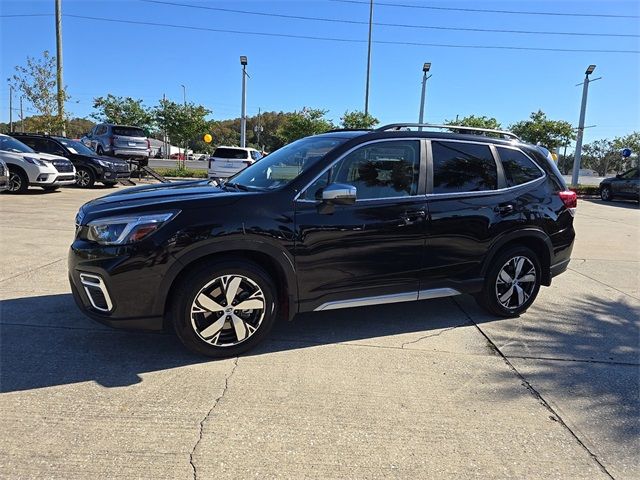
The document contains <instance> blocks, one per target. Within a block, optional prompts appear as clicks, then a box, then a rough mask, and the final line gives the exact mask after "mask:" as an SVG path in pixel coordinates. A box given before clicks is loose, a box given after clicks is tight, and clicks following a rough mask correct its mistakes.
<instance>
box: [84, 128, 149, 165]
mask: <svg viewBox="0 0 640 480" xmlns="http://www.w3.org/2000/svg"><path fill="white" fill-rule="evenodd" d="M80 141H81V142H82V143H84V144H85V145H87V146H88V147H90V148H91V149H92V150H94V151H95V152H96V153H97V154H98V155H109V156H111V157H120V158H126V159H129V160H135V161H136V162H137V163H138V164H139V165H141V166H145V165H148V164H149V155H150V153H151V143H150V142H149V139H148V138H147V134H146V132H145V131H144V130H143V129H142V128H140V127H132V126H129V125H113V124H111V123H99V124H98V125H96V126H95V127H93V129H92V130H91V131H90V132H89V133H87V134H86V135H85V136H83V137H82V138H81V139H80Z"/></svg>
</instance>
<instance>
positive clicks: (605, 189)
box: [600, 185, 613, 202]
mask: <svg viewBox="0 0 640 480" xmlns="http://www.w3.org/2000/svg"><path fill="white" fill-rule="evenodd" d="M600 198H601V199H602V200H604V201H605V202H608V201H610V200H613V194H612V193H611V187H610V186H609V185H603V186H602V187H600Z"/></svg>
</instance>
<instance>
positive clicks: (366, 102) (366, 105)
mask: <svg viewBox="0 0 640 480" xmlns="http://www.w3.org/2000/svg"><path fill="white" fill-rule="evenodd" d="M372 30H373V0H371V2H370V3H369V45H368V48H367V85H366V87H365V93H364V115H365V117H366V116H367V115H369V76H370V74H371V32H372Z"/></svg>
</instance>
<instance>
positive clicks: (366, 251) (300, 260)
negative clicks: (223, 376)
mask: <svg viewBox="0 0 640 480" xmlns="http://www.w3.org/2000/svg"><path fill="white" fill-rule="evenodd" d="M433 127H436V128H433ZM414 128H416V125H414V124H408V125H390V126H387V127H382V128H380V129H377V130H375V131H333V132H329V133H326V134H322V135H317V136H313V137H308V138H303V139H301V140H298V141H296V142H293V143H291V144H289V145H287V146H285V147H283V148H281V149H280V150H277V151H275V152H273V153H272V154H270V155H269V156H267V157H266V158H264V159H263V160H261V161H259V162H256V163H254V164H253V165H251V166H249V167H247V168H246V169H244V170H243V171H241V172H239V173H238V174H236V175H235V176H233V177H231V178H230V179H229V180H228V181H226V182H225V183H222V184H216V183H215V182H214V181H206V180H205V181H191V182H180V183H173V184H162V185H152V186H143V187H137V188H131V189H127V190H124V191H120V192H117V193H114V194H111V195H108V196H105V197H102V198H99V199H96V200H93V201H91V202H89V203H87V204H85V205H84V206H83V207H82V208H81V209H80V211H79V212H78V215H77V218H76V223H77V232H76V238H75V241H74V242H73V245H72V246H71V250H70V253H69V276H70V281H71V287H72V290H73V295H74V297H75V299H76V301H77V303H78V305H79V307H80V308H81V309H82V310H83V311H84V312H86V314H87V315H89V316H90V317H92V318H94V319H96V320H98V321H100V322H102V323H105V324H108V325H111V326H113V327H123V328H136V329H146V330H160V329H162V328H165V327H167V326H169V325H173V328H174V329H175V331H176V332H177V334H178V336H179V337H180V339H181V340H182V342H183V343H184V344H185V345H186V346H187V347H188V348H190V349H191V350H193V351H196V352H199V353H202V354H204V355H209V356H213V357H221V356H230V355H237V354H239V353H241V352H244V351H246V350H248V349H249V348H251V347H253V346H255V345H256V344H257V343H258V342H260V341H261V340H262V339H264V338H265V336H266V335H267V333H268V331H269V329H270V328H271V327H272V325H273V323H274V321H275V319H276V317H277V316H282V317H285V318H287V319H292V318H293V316H294V315H295V314H296V313H298V312H308V311H312V310H332V309H337V308H348V307H359V306H363V305H375V304H383V303H392V302H406V301H414V300H423V299H430V298H436V297H446V296H450V295H458V294H461V293H470V294H473V295H474V296H475V297H476V299H477V300H478V301H479V303H480V304H481V305H482V306H484V307H485V308H486V309H487V310H489V311H490V312H491V313H493V314H495V315H499V316H514V315H518V314H520V313H522V312H524V311H525V310H526V309H527V308H528V307H529V306H530V305H531V303H532V302H533V301H534V299H535V297H536V295H537V293H538V289H539V288H540V285H550V284H551V278H552V277H554V276H555V275H558V274H559V273H561V272H563V271H564V270H565V269H566V268H567V265H568V263H569V257H570V255H571V250H572V248H573V241H574V236H575V233H574V229H573V215H574V211H575V207H576V194H575V192H572V191H568V190H567V187H566V185H565V183H564V180H563V178H562V175H561V174H560V172H559V171H558V169H557V167H556V166H555V164H554V163H553V160H551V159H550V158H549V157H546V156H545V155H544V153H543V152H542V150H541V149H539V148H538V147H536V146H533V145H528V144H525V143H522V142H520V141H519V140H518V139H517V137H515V135H513V134H510V133H508V132H497V131H488V130H479V129H465V128H464V127H458V126H456V127H455V131H456V132H460V131H469V132H472V133H475V134H460V133H439V132H438V131H437V130H438V129H440V130H442V129H452V128H453V127H451V126H446V127H442V126H426V125H423V126H420V130H411V129H414ZM434 130H435V131H434ZM494 134H495V135H498V136H499V137H500V138H492V137H491V135H494ZM425 307H426V308H428V305H426V306H425Z"/></svg>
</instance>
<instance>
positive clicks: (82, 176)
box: [76, 170, 91, 187]
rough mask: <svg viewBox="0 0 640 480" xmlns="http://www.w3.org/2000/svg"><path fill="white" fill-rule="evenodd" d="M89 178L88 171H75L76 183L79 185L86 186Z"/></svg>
mask: <svg viewBox="0 0 640 480" xmlns="http://www.w3.org/2000/svg"><path fill="white" fill-rule="evenodd" d="M90 181H91V179H90V178H89V172H87V171H85V170H78V171H77V172H76V184H77V185H78V186H80V187H86V186H88V185H89V182H90Z"/></svg>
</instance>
